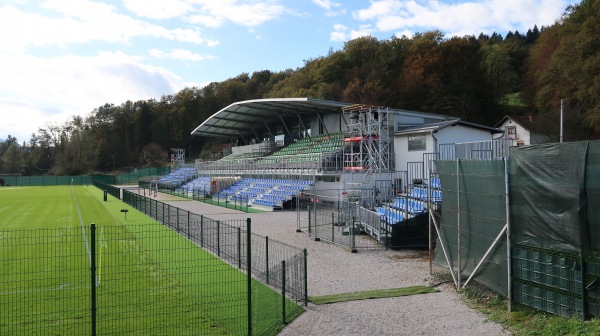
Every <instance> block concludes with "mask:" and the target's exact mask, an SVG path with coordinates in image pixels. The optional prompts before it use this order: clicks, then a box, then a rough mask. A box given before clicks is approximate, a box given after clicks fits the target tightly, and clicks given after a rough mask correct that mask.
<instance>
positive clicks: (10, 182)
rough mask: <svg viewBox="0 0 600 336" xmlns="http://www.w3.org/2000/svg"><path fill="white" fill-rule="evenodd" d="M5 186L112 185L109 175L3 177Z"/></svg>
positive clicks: (111, 178)
mask: <svg viewBox="0 0 600 336" xmlns="http://www.w3.org/2000/svg"><path fill="white" fill-rule="evenodd" d="M2 178H3V179H4V183H5V185H6V186H23V187H24V186H56V185H86V184H92V183H93V181H100V182H103V183H113V176H109V175H85V176H79V175H77V176H75V175H73V176H71V175H69V176H54V175H46V176H21V175H3V176H2Z"/></svg>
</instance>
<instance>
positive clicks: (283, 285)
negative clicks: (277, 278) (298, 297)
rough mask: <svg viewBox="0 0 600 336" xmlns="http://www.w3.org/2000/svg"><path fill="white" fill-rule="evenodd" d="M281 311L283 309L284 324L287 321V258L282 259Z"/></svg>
mask: <svg viewBox="0 0 600 336" xmlns="http://www.w3.org/2000/svg"><path fill="white" fill-rule="evenodd" d="M281 307H282V309H281V311H282V315H283V316H282V317H283V324H286V322H285V260H282V261H281Z"/></svg>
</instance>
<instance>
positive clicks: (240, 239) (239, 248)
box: [237, 227, 242, 269]
mask: <svg viewBox="0 0 600 336" xmlns="http://www.w3.org/2000/svg"><path fill="white" fill-rule="evenodd" d="M237 246H238V268H239V269H242V229H241V228H239V227H238V228H237Z"/></svg>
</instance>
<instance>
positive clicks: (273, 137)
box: [264, 121, 275, 140]
mask: <svg viewBox="0 0 600 336" xmlns="http://www.w3.org/2000/svg"><path fill="white" fill-rule="evenodd" d="M264 123H265V127H266V128H267V132H269V135H270V136H271V138H272V139H273V140H275V135H273V132H271V128H270V127H269V124H267V121H264Z"/></svg>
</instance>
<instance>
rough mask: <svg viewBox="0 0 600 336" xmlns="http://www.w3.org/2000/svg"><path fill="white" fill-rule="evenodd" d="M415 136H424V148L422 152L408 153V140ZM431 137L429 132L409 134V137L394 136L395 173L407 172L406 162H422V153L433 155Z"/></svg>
mask: <svg viewBox="0 0 600 336" xmlns="http://www.w3.org/2000/svg"><path fill="white" fill-rule="evenodd" d="M415 135H424V136H425V147H426V149H425V150H424V151H410V152H409V151H408V138H409V137H410V136H415ZM433 146H434V144H433V137H432V136H431V133H430V132H427V133H420V134H411V135H400V136H394V154H395V157H394V164H395V167H396V171H405V170H407V163H408V162H423V154H424V153H433V152H434V150H433Z"/></svg>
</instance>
